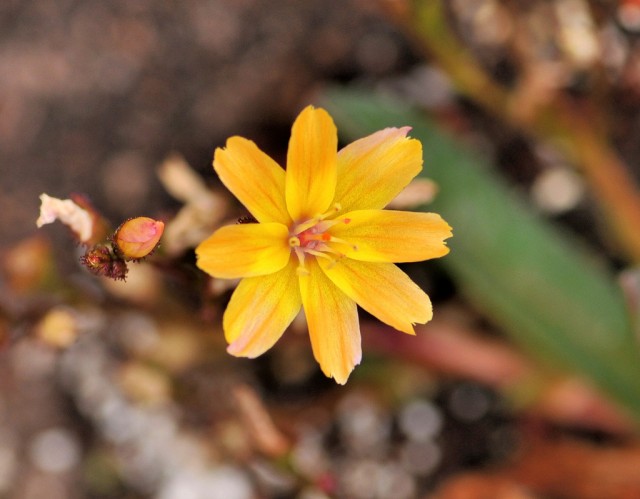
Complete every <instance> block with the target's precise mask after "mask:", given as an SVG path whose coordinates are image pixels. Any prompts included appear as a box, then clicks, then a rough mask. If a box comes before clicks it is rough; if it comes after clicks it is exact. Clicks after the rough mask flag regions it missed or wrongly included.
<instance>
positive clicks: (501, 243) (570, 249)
mask: <svg viewBox="0 0 640 499" xmlns="http://www.w3.org/2000/svg"><path fill="white" fill-rule="evenodd" d="M323 105H324V106H325V107H327V109H328V110H329V111H330V112H331V114H332V115H333V116H334V118H335V119H336V121H337V123H338V128H339V130H340V131H341V133H344V134H345V135H346V136H348V138H349V139H354V138H358V137H361V136H364V135H367V134H369V133H372V132H374V131H376V130H379V129H381V128H384V127H387V126H404V125H410V126H412V127H413V130H412V132H411V135H412V136H413V137H416V138H418V139H420V140H421V141H422V144H423V147H424V158H425V168H424V170H423V173H422V175H423V176H425V177H429V178H432V179H434V180H435V181H436V182H437V183H438V184H439V186H440V191H439V194H438V197H437V199H436V201H435V202H434V203H432V204H431V205H429V206H424V207H422V209H424V210H425V211H435V212H438V213H440V214H441V215H442V216H443V217H444V218H445V219H446V220H447V221H448V222H449V223H450V225H451V226H452V227H453V232H454V237H453V238H452V239H450V240H449V246H450V247H451V253H450V254H449V255H447V256H446V257H444V258H443V259H441V260H439V263H441V264H442V265H444V266H445V267H446V269H447V270H448V271H449V272H450V274H451V275H452V276H453V278H454V279H455V281H456V282H457V283H458V285H459V287H460V289H461V290H462V291H463V292H464V293H465V294H466V296H467V297H468V299H469V300H470V301H471V302H472V303H473V304H474V305H476V306H477V307H478V308H479V309H481V310H482V311H483V313H485V314H486V315H487V316H488V317H490V318H491V319H492V320H493V321H494V322H495V323H496V324H498V325H500V326H501V327H502V328H504V330H505V331H506V332H507V333H508V334H510V335H511V337H512V338H513V339H514V340H515V341H516V342H518V343H519V344H521V345H522V346H523V347H524V348H526V349H528V350H529V351H530V352H531V353H532V354H533V355H535V356H537V357H538V359H539V360H541V361H542V362H543V363H544V364H546V365H548V366H551V367H554V368H561V369H565V370H566V369H570V370H574V371H578V372H581V373H583V374H584V375H586V376H587V377H589V378H590V379H591V380H592V381H593V382H594V383H595V384H596V385H597V386H599V387H600V388H601V389H602V390H603V391H604V392H606V393H608V394H609V395H610V396H611V397H612V398H614V399H616V400H617V401H618V402H620V403H621V404H623V405H624V406H626V407H627V409H628V410H629V411H630V413H632V414H633V415H634V416H635V417H636V419H640V355H639V350H638V347H637V344H636V342H635V339H634V337H633V334H632V332H631V327H630V325H629V320H628V317H627V311H626V309H625V302H624V299H623V296H622V292H621V290H620V288H619V286H618V285H617V283H616V281H615V279H614V277H613V275H612V273H611V272H609V271H608V269H607V268H606V267H605V266H604V264H603V262H602V261H601V260H599V259H598V257H597V256H596V255H595V254H593V253H590V252H589V251H588V250H587V248H586V247H585V246H583V245H582V244H579V243H578V242H577V241H576V240H573V239H571V238H569V237H568V236H567V235H566V234H564V233H562V232H560V231H559V230H558V229H557V228H555V227H553V226H552V224H551V223H549V222H548V221H546V220H545V219H543V218H542V217H540V216H539V215H538V214H536V213H535V212H534V211H533V210H532V209H530V208H529V207H528V206H527V205H526V204H525V203H524V202H523V200H522V199H520V198H518V197H517V196H516V195H515V193H514V192H513V191H512V190H511V189H509V187H508V186H507V185H506V184H505V183H504V181H502V179H501V178H499V177H498V176H497V175H496V174H495V173H494V172H492V171H491V169H490V168H489V167H488V165H486V164H484V162H483V160H482V159H481V158H480V157H479V155H478V154H474V153H473V151H470V150H469V149H468V148H466V147H464V146H463V145H462V144H460V143H459V141H456V139H455V138H454V137H452V136H450V135H448V134H446V133H444V132H443V131H442V130H440V129H439V127H438V126H437V125H436V123H434V122H433V121H430V120H429V119H427V118H426V117H425V116H424V115H422V114H420V113H418V112H415V111H411V110H408V109H407V108H406V107H403V106H402V105H399V104H398V103H397V102H393V101H390V100H388V99H385V98H383V97H380V96H376V95H374V94H367V93H362V92H357V91H352V90H340V89H335V90H332V91H330V92H327V93H326V95H325V97H324V100H323ZM345 138H346V137H345ZM436 313H437V310H436Z"/></svg>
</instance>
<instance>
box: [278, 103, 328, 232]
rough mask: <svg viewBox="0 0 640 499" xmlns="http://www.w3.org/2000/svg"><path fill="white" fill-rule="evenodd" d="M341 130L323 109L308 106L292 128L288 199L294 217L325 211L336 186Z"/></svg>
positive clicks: (287, 174)
mask: <svg viewBox="0 0 640 499" xmlns="http://www.w3.org/2000/svg"><path fill="white" fill-rule="evenodd" d="M337 151H338V132H337V130H336V126H335V125H334V123H333V120H332V119H331V116H329V114H328V113H327V112H326V111H325V110H324V109H314V108H313V107H312V106H308V107H306V108H305V109H304V110H303V111H302V112H301V113H300V115H299V116H298V118H297V119H296V121H295V123H294V124H293V129H292V131H291V140H290V141H289V151H288V153H287V173H286V200H287V208H288V209H289V214H290V215H291V218H292V219H293V220H294V221H301V220H306V219H308V218H312V217H314V216H316V215H319V214H321V213H324V212H326V211H327V209H328V208H329V207H330V206H331V203H332V201H333V196H334V193H335V188H336V161H337V159H336V158H337V154H338V152H337Z"/></svg>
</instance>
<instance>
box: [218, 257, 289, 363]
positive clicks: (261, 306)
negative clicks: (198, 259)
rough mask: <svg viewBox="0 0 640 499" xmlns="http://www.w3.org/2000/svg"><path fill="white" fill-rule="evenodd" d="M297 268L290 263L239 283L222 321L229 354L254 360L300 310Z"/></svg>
mask: <svg viewBox="0 0 640 499" xmlns="http://www.w3.org/2000/svg"><path fill="white" fill-rule="evenodd" d="M297 266H298V263H297V262H296V261H294V260H293V259H291V261H290V262H289V264H288V265H286V266H285V267H284V268H283V269H282V270H280V271H278V272H276V273H274V274H269V275H265V276H258V277H249V278H247V279H243V280H242V281H241V282H240V284H239V285H238V287H237V288H236V290H235V291H234V292H233V295H232V296H231V300H230V301H229V305H228V306H227V309H226V310H225V313H224V317H223V320H222V325H223V328H224V333H225V337H226V339H227V342H228V343H229V348H228V349H227V351H228V352H229V353H230V354H232V355H235V356H237V357H249V358H254V357H257V356H259V355H262V354H263V353H264V352H266V351H267V350H269V349H270V348H271V347H272V346H273V345H274V343H275V342H276V341H278V339H279V338H280V337H281V336H282V333H284V331H285V329H287V327H288V326H289V324H291V321H292V320H293V319H294V318H295V316H296V315H297V314H298V312H299V311H300V307H301V306H302V302H301V301H300V289H299V286H298V277H297V274H296V268H297Z"/></svg>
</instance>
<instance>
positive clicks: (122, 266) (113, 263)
mask: <svg viewBox="0 0 640 499" xmlns="http://www.w3.org/2000/svg"><path fill="white" fill-rule="evenodd" d="M80 263H82V265H84V266H85V267H86V268H87V270H89V272H91V273H92V274H95V275H98V276H105V277H109V278H111V279H115V280H122V281H124V280H125V279H126V278H127V271H128V269H127V263H126V262H125V261H124V260H122V259H121V258H120V257H118V256H117V255H115V254H114V253H113V252H112V251H111V250H110V249H109V247H107V246H102V245H98V246H95V247H93V248H90V249H88V250H87V252H86V253H85V254H84V256H82V257H81V258H80Z"/></svg>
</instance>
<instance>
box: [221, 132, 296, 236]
mask: <svg viewBox="0 0 640 499" xmlns="http://www.w3.org/2000/svg"><path fill="white" fill-rule="evenodd" d="M213 168H214V169H215V171H216V172H217V173H218V176H219V177H220V180H222V183H224V185H225V186H226V187H227V189H229V190H230V191H231V192H232V193H233V195H234V196H235V197H236V198H238V200H239V201H240V202H241V203H242V204H243V205H245V206H246V207H247V209H248V210H249V212H250V213H251V214H252V215H253V216H254V217H255V218H256V220H258V221H259V222H280V223H283V224H286V225H288V224H289V223H290V222H291V219H290V218H289V214H288V212H287V207H286V205H285V200H284V184H285V173H284V169H283V168H282V167H281V166H280V165H278V163H276V162H275V161H274V160H272V159H271V158H270V157H269V156H267V155H266V154H265V153H264V152H262V151H261V150H260V149H259V148H258V146H256V145H255V144H254V143H253V142H252V141H250V140H247V139H244V138H242V137H231V138H230V139H228V140H227V145H226V147H225V148H224V149H221V148H217V149H216V152H215V155H214V158H213Z"/></svg>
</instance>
